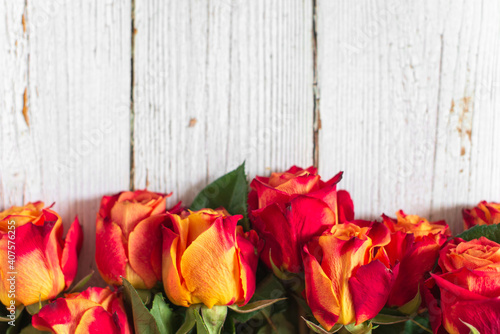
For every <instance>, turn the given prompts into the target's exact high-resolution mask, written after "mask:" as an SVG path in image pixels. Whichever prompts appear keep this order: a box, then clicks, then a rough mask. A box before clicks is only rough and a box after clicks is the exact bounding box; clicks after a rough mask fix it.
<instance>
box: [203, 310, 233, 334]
mask: <svg viewBox="0 0 500 334" xmlns="http://www.w3.org/2000/svg"><path fill="white" fill-rule="evenodd" d="M226 316H227V306H217V305H214V306H212V308H208V307H206V306H205V305H203V306H202V307H201V316H200V315H199V313H198V316H197V317H196V325H197V327H196V329H197V331H198V333H206V334H219V333H221V331H222V326H223V325H224V322H225V321H226Z"/></svg>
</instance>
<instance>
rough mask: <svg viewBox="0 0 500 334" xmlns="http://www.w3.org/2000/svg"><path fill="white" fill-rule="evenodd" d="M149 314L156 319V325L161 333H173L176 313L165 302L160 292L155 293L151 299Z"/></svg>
mask: <svg viewBox="0 0 500 334" xmlns="http://www.w3.org/2000/svg"><path fill="white" fill-rule="evenodd" d="M151 315H152V316H153V317H154V318H155V320H156V325H157V326H158V330H159V331H160V333H161V334H173V333H175V330H174V323H175V320H176V319H175V318H176V315H175V313H174V312H173V311H172V309H170V307H169V306H168V305H167V303H165V300H164V299H163V296H162V294H161V293H157V294H156V295H155V297H154V299H153V306H152V307H151Z"/></svg>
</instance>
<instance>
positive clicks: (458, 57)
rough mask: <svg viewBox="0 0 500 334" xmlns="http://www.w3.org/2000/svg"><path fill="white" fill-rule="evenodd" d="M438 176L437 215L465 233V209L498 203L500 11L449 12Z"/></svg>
mask: <svg viewBox="0 0 500 334" xmlns="http://www.w3.org/2000/svg"><path fill="white" fill-rule="evenodd" d="M444 19H445V21H444V22H445V24H444V30H443V40H444V47H443V66H442V71H441V89H440V100H439V110H440V113H439V119H438V132H437V134H438V136H437V146H436V147H437V152H436V169H435V174H434V189H433V196H434V198H433V207H432V209H433V210H434V211H435V215H436V216H437V215H440V216H444V217H445V218H446V219H447V220H449V221H451V222H453V223H454V227H455V231H459V230H461V229H462V222H461V212H460V209H461V208H462V207H464V206H465V207H468V206H475V205H476V204H477V203H478V202H479V201H480V200H483V199H484V200H489V201H500V157H499V153H500V140H499V139H500V136H499V134H498V129H500V117H499V115H498V110H500V57H499V56H498V55H499V54H500V5H499V3H498V1H489V0H486V1H482V2H478V1H465V2H463V3H459V4H454V5H453V6H450V7H449V8H448V9H447V13H446V17H444Z"/></svg>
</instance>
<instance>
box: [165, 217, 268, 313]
mask: <svg viewBox="0 0 500 334" xmlns="http://www.w3.org/2000/svg"><path fill="white" fill-rule="evenodd" d="M224 211H225V210H224ZM224 211H215V210H211V209H203V210H200V211H196V212H183V213H182V214H181V215H176V214H169V215H168V217H169V222H168V224H167V225H166V226H167V227H163V228H162V231H163V284H164V287H165V292H166V294H167V297H168V298H169V299H170V301H171V302H172V303H174V304H176V305H180V306H184V307H189V306H190V305H193V304H201V303H202V304H205V305H206V306H207V307H209V308H212V307H213V306H214V305H232V304H237V305H240V306H241V305H244V304H246V303H247V302H248V301H249V300H250V298H251V297H252V295H253V293H254V291H255V271H256V269H257V262H258V251H257V248H258V243H259V238H258V236H257V233H255V231H249V232H246V233H244V232H243V229H242V227H241V226H237V225H236V224H237V222H238V220H240V219H241V218H242V216H239V215H238V216H228V215H227V213H226V212H224Z"/></svg>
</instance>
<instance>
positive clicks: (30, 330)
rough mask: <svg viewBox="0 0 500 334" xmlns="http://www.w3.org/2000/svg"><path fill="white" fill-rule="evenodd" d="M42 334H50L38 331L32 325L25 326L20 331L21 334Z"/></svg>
mask: <svg viewBox="0 0 500 334" xmlns="http://www.w3.org/2000/svg"><path fill="white" fill-rule="evenodd" d="M42 333H50V332H44V331H41V330H39V329H36V328H35V327H33V326H32V325H29V326H26V327H24V328H23V329H22V330H21V334H42Z"/></svg>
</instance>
